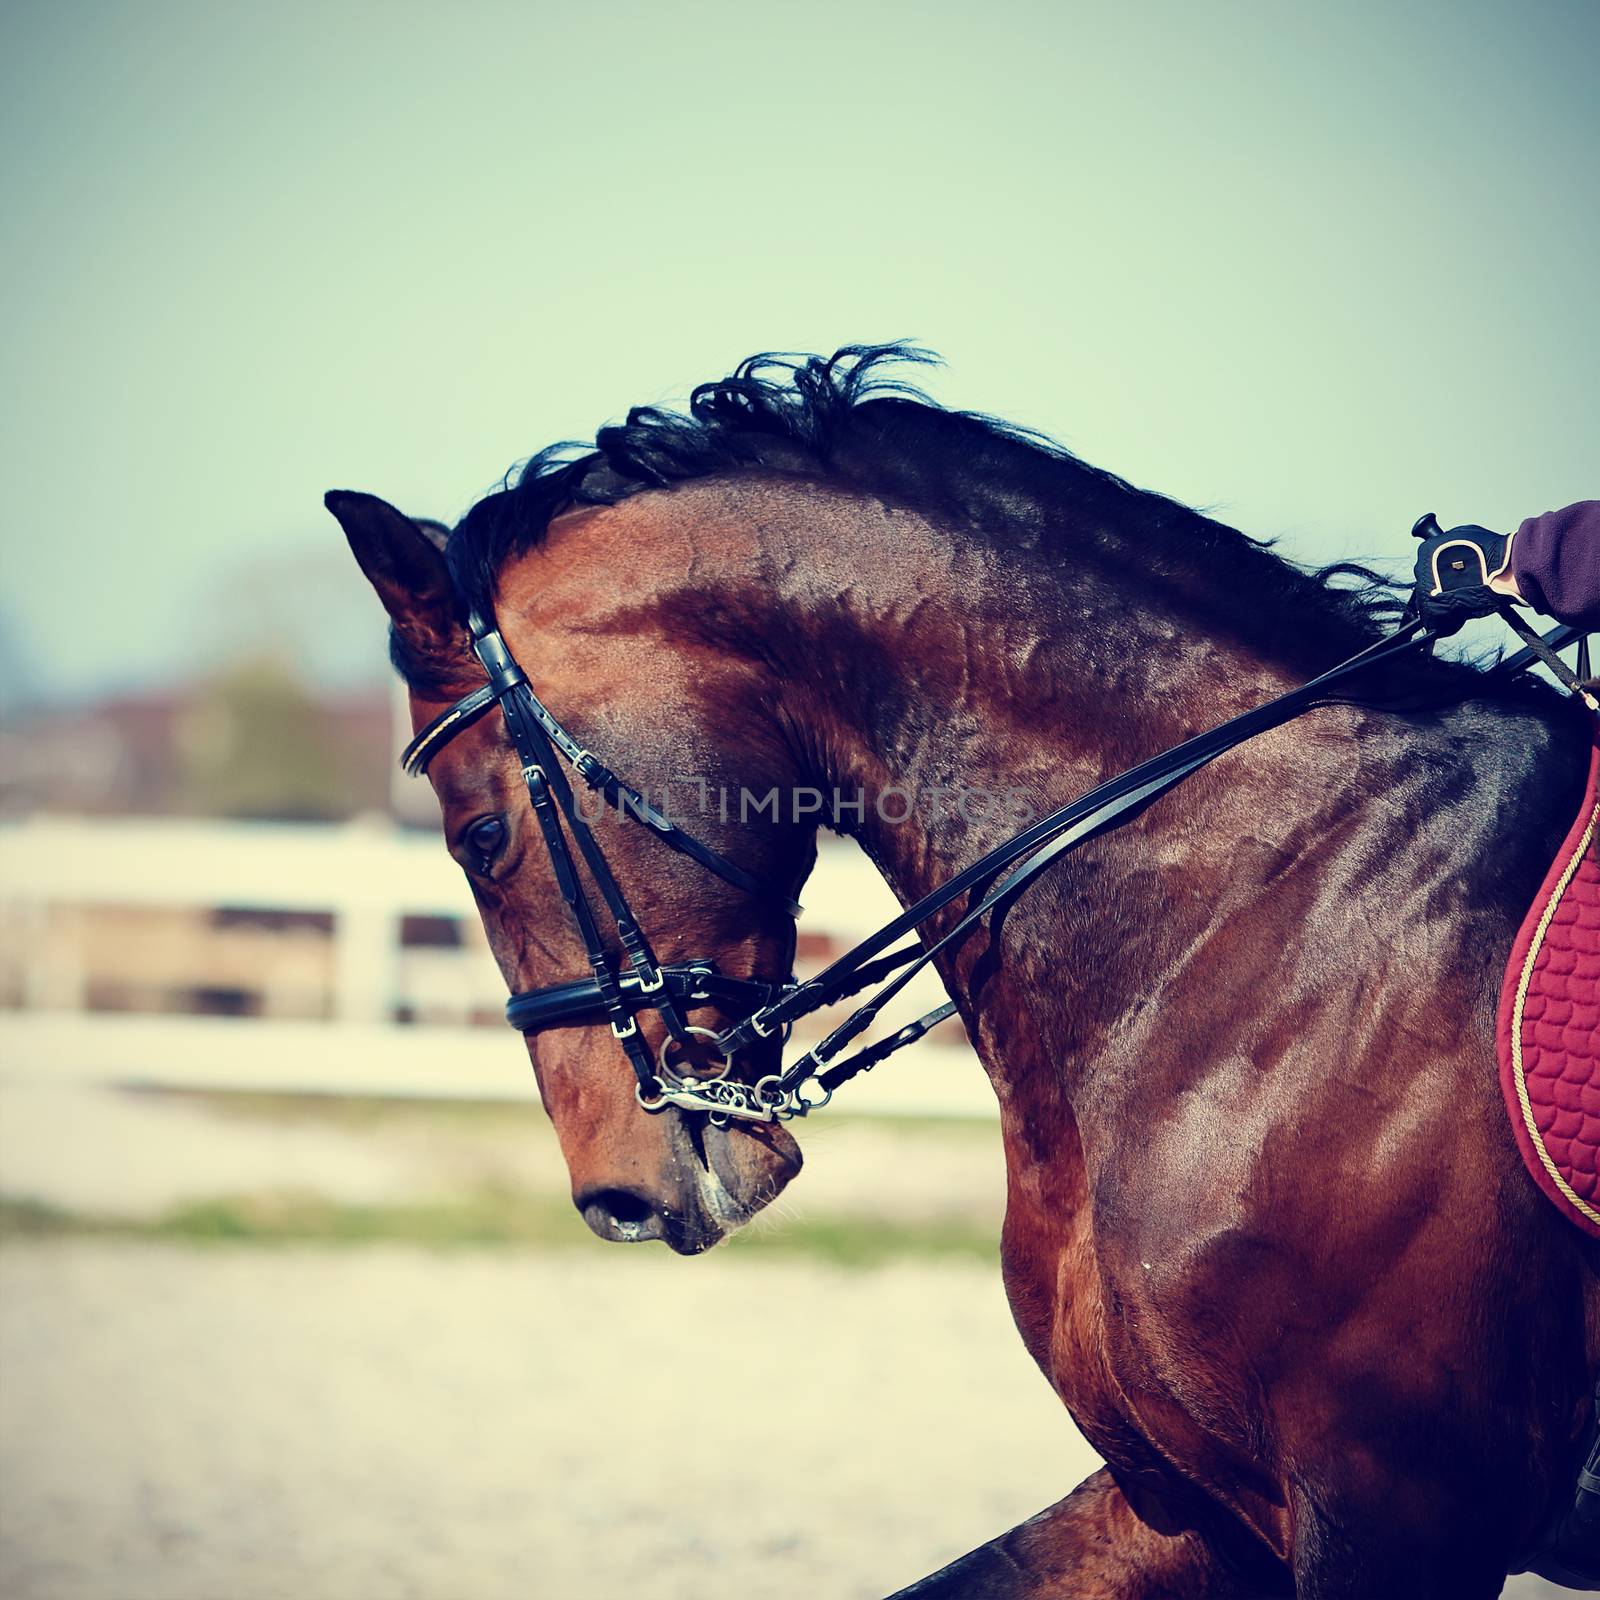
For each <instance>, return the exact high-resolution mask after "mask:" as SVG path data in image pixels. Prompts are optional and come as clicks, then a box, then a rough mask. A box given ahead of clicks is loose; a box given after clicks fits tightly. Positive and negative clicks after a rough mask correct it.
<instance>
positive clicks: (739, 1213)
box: [573, 1126, 801, 1256]
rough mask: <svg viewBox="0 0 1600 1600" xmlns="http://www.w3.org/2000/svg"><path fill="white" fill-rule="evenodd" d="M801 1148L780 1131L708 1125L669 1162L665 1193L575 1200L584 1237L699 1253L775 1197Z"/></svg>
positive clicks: (603, 1193) (612, 1191)
mask: <svg viewBox="0 0 1600 1600" xmlns="http://www.w3.org/2000/svg"><path fill="white" fill-rule="evenodd" d="M800 1161H801V1158H800V1147H799V1146H798V1145H797V1144H796V1143H795V1142H794V1140H793V1138H792V1137H791V1136H790V1135H789V1134H788V1133H787V1132H786V1131H785V1130H783V1129H781V1128H773V1127H765V1126H763V1127H762V1128H761V1129H760V1130H759V1132H756V1131H753V1130H748V1129H742V1128H711V1127H706V1128H705V1129H704V1131H703V1132H701V1133H699V1135H698V1137H697V1138H696V1139H694V1141H693V1150H692V1155H691V1154H690V1153H688V1152H685V1153H684V1155H683V1158H682V1159H681V1160H680V1161H679V1162H677V1163H675V1165H676V1169H677V1170H676V1179H677V1181H676V1182H674V1183H672V1184H671V1185H670V1188H669V1190H668V1191H667V1192H666V1193H652V1192H650V1190H649V1189H646V1188H635V1187H632V1186H629V1187H617V1186H612V1187H595V1188H591V1189H587V1190H585V1191H583V1192H582V1193H581V1194H578V1195H576V1196H574V1200H573V1203H574V1204H575V1205H576V1206H577V1208H578V1211H579V1213H580V1215H581V1216H582V1217H583V1220H584V1221H585V1222H586V1223H587V1224H588V1225H589V1228H590V1231H591V1232H593V1233H595V1234H597V1235H598V1236H599V1237H600V1238H602V1239H604V1240H606V1241H607V1242H608V1243H611V1244H650V1243H661V1244H665V1245H666V1246H667V1248H668V1249H669V1250H672V1251H673V1252H674V1253H675V1254H677V1255H680V1256H698V1255H704V1254H705V1252H706V1251H707V1250H710V1249H711V1248H712V1247H713V1246H715V1245H718V1244H720V1243H721V1242H722V1241H723V1240H724V1239H726V1238H727V1237H728V1236H729V1234H732V1233H735V1232H737V1231H738V1230H739V1229H740V1228H742V1227H743V1226H744V1225H745V1223H747V1222H748V1221H749V1220H750V1219H751V1218H752V1217H753V1216H755V1215H756V1213H757V1212H758V1211H760V1210H762V1209H763V1208H764V1207H765V1206H767V1205H769V1204H770V1203H771V1202H772V1201H773V1200H775V1199H777V1197H778V1196H779V1194H781V1193H782V1192H783V1189H784V1187H785V1185H787V1184H788V1182H789V1180H790V1179H791V1178H793V1177H794V1175H795V1173H797V1172H798V1171H799V1170H800Z"/></svg>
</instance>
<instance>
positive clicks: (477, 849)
mask: <svg viewBox="0 0 1600 1600" xmlns="http://www.w3.org/2000/svg"><path fill="white" fill-rule="evenodd" d="M466 842H467V848H468V849H469V850H470V851H471V852H472V854H473V856H474V857H475V860H474V865H475V866H476V867H477V868H478V869H479V870H480V871H483V872H487V871H488V870H489V868H490V867H492V866H493V865H494V858H495V857H496V856H497V855H499V853H500V846H501V845H503V844H504V843H505V842H506V825H505V823H504V822H502V821H501V820H500V818H499V817H479V818H478V820H477V821H476V822H474V823H473V824H472V826H471V827H469V828H468V829H467V832H466Z"/></svg>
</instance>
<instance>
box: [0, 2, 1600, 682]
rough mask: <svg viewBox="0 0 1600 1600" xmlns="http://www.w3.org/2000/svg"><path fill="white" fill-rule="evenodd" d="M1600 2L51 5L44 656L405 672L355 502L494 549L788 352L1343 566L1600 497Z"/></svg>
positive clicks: (87, 663) (9, 36)
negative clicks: (665, 409) (253, 650)
mask: <svg viewBox="0 0 1600 1600" xmlns="http://www.w3.org/2000/svg"><path fill="white" fill-rule="evenodd" d="M1597 63H1600V4H1596V3H1595V0H1568V3H1544V4H1541V3H1527V0H1521V3H1505V4H1488V3H1472V0H1449V3H1441V4H1396V3H1394V0H1382V3H1374V0H1362V3H1355V4H1351V3H1345V4H1340V5H1338V6H1313V5H1309V4H1282V5H1267V4H1261V3H1254V0H1251V3H1245V0H1208V3H1206V4H1195V3H1193V0H1178V3H1170V0H1169V3H1150V4H1138V5H1135V4H1128V3H1120V4H1092V5H1091V4H1059V3H1058V4H1035V3H1026V0H986V3H984V4H981V5H977V4H971V3H965V4H959V5H958V4H943V3H929V4H922V5H900V4H873V3H870V0H849V3H839V0H820V3H817V0H811V3H807V4H804V5H794V4H789V5H781V6H780V5H769V4H763V3H757V0H732V3H725V0H715V3H706V4H667V3H657V4H652V5H633V4H607V5H605V6H603V7H602V6H592V7H583V6H577V5H566V6H560V7H557V6H550V5H544V4H540V3H537V0H534V3H523V4H504V5H497V4H490V3H487V0H483V3H476V4H472V3H468V4H458V5H439V4H427V5H405V4H398V5H396V4H386V5H382V6H379V5H350V4H343V5H341V4H275V5H272V6H246V5H242V4H241V5H234V4H209V3H208V4H194V5H187V4H170V3H165V0H139V3H136V4H135V3H126V4H96V5H89V4H83V3H77V4H73V3H66V4H62V3H56V4H49V3H30V0H8V3H7V5H6V6H5V8H4V10H3V12H0V184H3V201H4V205H3V211H0V227H3V229H4V241H3V243H4V248H3V251H0V276H3V279H4V287H5V300H6V305H7V309H8V313H9V315H8V317H7V324H8V330H7V336H6V360H5V365H4V376H3V379H0V423H3V426H0V451H3V458H0V465H3V477H0V499H3V515H4V522H3V539H4V567H5V589H4V599H3V601H0V617H3V622H4V634H5V635H6V643H5V644H4V646H3V647H0V663H3V664H4V665H3V668H0V670H4V671H6V672H7V673H8V674H15V673H22V674H24V675H25V676H26V678H27V679H28V681H29V682H31V684H32V686H33V688H34V689H35V690H36V691H37V690H44V691H48V692H51V693H54V694H59V695H70V694H78V693H82V692H86V691H88V690H92V689H95V688H99V687H104V686H105V685H107V684H108V683H110V682H112V681H113V680H116V679H121V680H124V681H126V682H127V683H129V684H132V685H147V684H159V683H164V682H172V681H176V680H178V679H181V678H182V677H184V676H185V675H186V674H192V673H194V672H196V671H200V670H204V669H206V668H207V667H209V666H213V665H215V663H216V662H217V661H218V660H220V659H223V658H224V657H225V656H226V655H227V654H228V653H229V652H230V651H235V650H238V649H243V648H249V647H250V646H251V645H252V643H253V642H256V641H259V640H260V639H261V638H262V637H264V636H266V635H270V634H272V633H275V632H281V633H287V634H289V635H291V636H293V637H296V638H298V639H299V640H300V641H301V645H302V647H303V648H304V650H305V651H306V666H307V670H308V672H309V673H310V674H311V675H312V676H314V677H316V678H317V679H318V680H319V681H327V682H341V681H342V682H348V681H350V679H351V676H352V674H355V675H360V674H363V673H365V674H376V673H377V672H379V671H380V670H381V655H382V642H381V641H382V627H381V620H380V617H379V615H378V612H377V608H376V605H375V604H374V603H372V602H371V601H370V600H369V599H368V597H367V594H366V591H365V589H364V586H363V585H362V582H361V580H360V578H359V576H358V575H357V574H356V571H355V568H354V566H353V564H352V563H350V562H349V559H348V556H347V555H346V554H345V552H344V548H343V543H342V540H341V539H340V536H339V534H338V531H337V529H336V527H335V525H334V523H333V522H332V520H331V519H330V518H328V517H327V516H326V514H325V513H324V512H323V511H322V509H321V505H320V497H321V495H322V492H323V490H324V489H326V488H329V487H333V486H338V487H351V488H360V489H368V490H371V491H374V492H376V493H379V494H383V495H385V496H386V497H388V498H390V499H392V500H394V501H396V502H397V503H399V504H400V505H402V506H404V507H405V508H406V509H408V510H410V511H413V512H417V513H425V514H429V515H435V516H440V517H444V518H447V519H453V518H454V517H456V516H457V515H459V514H460V513H461V512H462V511H463V510H464V509H465V508H466V507H467V506H468V505H469V504H470V503H471V502H472V500H473V499H475V498H476V497H477V495H478V494H480V493H481V492H483V491H484V490H485V489H486V488H487V487H488V486H489V485H491V484H492V483H493V482H494V481H495V480H496V479H497V478H498V477H499V476H500V474H501V473H502V472H503V471H504V469H505V468H506V467H507V466H508V465H509V464H510V463H511V462H512V461H514V460H516V459H517V458H519V457H522V456H525V455H527V454H529V453H531V452H532V451H533V450H535V449H537V448H538V447H540V446H542V445H544V444H546V443H548V442H550V441H551V440H553V439H556V438H560V437H566V436H569V435H584V436H592V434H593V431H594V428H595V426H596V425H597V424H598V423H600V422H602V421H604V420H605V419H606V418H608V417H612V416H615V415H617V414H618V413H620V412H621V411H623V410H625V409H626V408H627V406H628V405H629V404H631V403H635V402H639V401H647V400H657V399H664V398H672V397H677V396H681V395H682V394H684V393H685V392H686V391H687V389H688V388H689V387H690V386H691V385H693V384H694V383H695V382H697V381H699V380H701V379H704V378H707V377H711V376H714V375H717V374H720V373H722V372H724V371H726V370H727V369H728V367H729V366H730V365H731V364H732V363H733V362H735V361H737V360H738V359H739V358H740V357H742V356H744V355H746V354H749V353H750V352H751V351H754V350H758V349H812V350H831V349H833V348H834V347H835V346H837V345H840V344H844V343H849V342H854V341H861V340H879V339H887V338H894V337H898V336H912V337H915V338H917V339H919V340H921V341H923V342H925V343H927V344H929V345H932V346H933V347H935V348H937V349H939V350H940V351H942V352H943V354H944V356H945V357H946V359H947V362H948V369H947V370H946V371H945V372H944V373H943V374H942V375H937V376H935V377H934V378H933V379H932V380H931V381H932V387H933V388H934V390H935V392H936V393H937V394H938V395H939V396H940V397H941V398H943V399H946V400H948V401H951V402H953V403H958V404H962V405H970V406H976V407H979V408H981V409H984V410H988V411H992V412H996V413H998V414H1000V415H1002V416H1006V417H1009V418H1012V419H1014V420H1017V421H1020V422H1025V423H1028V424H1031V425H1033V426H1035V427H1038V428H1042V429H1044V430H1045V431H1047V432H1049V433H1052V434H1054V435H1055V436H1056V437H1058V438H1059V439H1061V440H1062V441H1063V442H1065V443H1066V444H1068V445H1069V446H1070V447H1071V448H1072V449H1074V450H1075V451H1077V452H1078V454H1080V455H1081V456H1083V457H1084V458H1085V459H1087V460H1089V461H1092V462H1094V463H1096V464H1098V465H1101V466H1105V467H1109V468H1111V469H1113V470H1115V471H1117V472H1119V473H1121V474H1123V475H1124V476H1126V477H1129V478H1131V479H1132V480H1134V481H1135V482H1137V483H1140V484H1142V485H1145V486H1148V487H1152V488H1158V489H1161V490H1163V491H1165V492H1167V493H1169V494H1173V495H1176V496H1177V497H1179V498H1181V499H1185V500H1187V501H1189V502H1191V503H1195V504H1199V505H1202V506H1206V507H1209V508H1211V509H1213V510H1215V511H1216V512H1217V514H1219V515H1221V516H1223V517H1224V519H1225V520H1229V521H1232V522H1234V523H1236V524H1237V525H1239V526H1242V527H1244V528H1246V529H1248V530H1249V531H1251V532H1254V533H1258V534H1281V535H1285V536H1286V547H1287V548H1288V549H1290V550H1291V551H1292V552H1294V553H1296V554H1298V555H1300V556H1302V557H1304V558H1315V559H1329V558H1331V557H1332V556H1334V555H1336V554H1341V553H1345V554H1353V555H1359V556H1377V555H1388V556H1391V557H1392V558H1393V559H1394V560H1395V561H1396V562H1400V561H1408V560H1409V557H1410V540H1409V539H1408V538H1407V537H1406V533H1407V529H1408V528H1409V526H1410V524H1411V522H1412V520H1413V519H1414V518H1415V517H1416V516H1417V515H1418V514H1419V513H1421V512H1423V511H1426V510H1435V511H1437V512H1438V513H1439V515H1440V517H1441V519H1442V520H1444V521H1445V522H1446V523H1449V522H1451V521H1464V520H1473V521H1481V522H1485V523H1488V524H1490V525H1492V526H1501V527H1504V526H1507V525H1510V524H1514V523H1515V522H1516V521H1517V520H1519V519H1520V518H1521V517H1523V516H1525V515H1528V514H1531V513H1533V512H1537V511H1540V510H1543V509H1546V508H1547V507H1549V506H1552V505H1556V504H1561V503H1564V502H1566V501H1569V500H1572V499H1576V498H1579V497H1582V496H1585V495H1595V494H1600V405H1597V388H1600V382H1597V379H1600V309H1597V306H1600V296H1597V294H1596V289H1595V284H1596V279H1597V276H1600V112H1597V110H1596V107H1597V105H1600V95H1597V85H1596V67H1597Z"/></svg>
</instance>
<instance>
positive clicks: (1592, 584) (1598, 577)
mask: <svg viewBox="0 0 1600 1600" xmlns="http://www.w3.org/2000/svg"><path fill="white" fill-rule="evenodd" d="M1510 556H1511V573H1512V576H1513V577H1514V578H1515V579H1516V580H1517V588H1518V589H1519V590H1520V591H1521V594H1522V598H1523V599H1524V600H1526V601H1527V602H1528V604H1529V605H1531V606H1533V607H1534V608H1535V609H1536V610H1539V611H1544V612H1547V613H1548V614H1549V615H1550V616H1552V617H1554V618H1555V619H1556V621H1557V622H1565V623H1569V624H1570V625H1571V626H1572V627H1575V628H1600V500H1580V501H1578V502H1577V504H1576V505H1570V506H1567V507H1565V508H1564V509H1563V510H1561V511H1547V512H1545V514H1544V515H1543V516H1542V517H1529V518H1528V520H1527V521H1526V522H1524V523H1523V524H1522V526H1521V527H1520V528H1518V529H1517V531H1516V533H1515V534H1513V535H1512V539H1511V551H1510Z"/></svg>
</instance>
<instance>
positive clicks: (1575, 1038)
mask: <svg viewBox="0 0 1600 1600" xmlns="http://www.w3.org/2000/svg"><path fill="white" fill-rule="evenodd" d="M1496 1039H1497V1043H1498V1047H1499V1055H1500V1086H1501V1089H1502V1090H1503V1091H1504V1094H1505V1099H1506V1110H1507V1112H1508V1113H1509V1114H1510V1117H1511V1127H1512V1131H1513V1132H1514V1133H1515V1134H1516V1139H1517V1148H1518V1149H1519V1150H1520V1151H1521V1152H1522V1159H1523V1162H1524V1164H1525V1165H1526V1166H1527V1169H1528V1171H1529V1173H1530V1174H1532V1177H1533V1181H1534V1182H1535V1183H1537V1184H1538V1185H1539V1187H1540V1188H1541V1189H1542V1190H1543V1191H1544V1192H1545V1194H1546V1195H1547V1196H1548V1197H1549V1199H1550V1201H1551V1202H1552V1204H1554V1205H1555V1207H1556V1209H1557V1210H1558V1211H1560V1212H1561V1213H1562V1215H1563V1216H1565V1217H1566V1218H1567V1219H1568V1220H1569V1221H1570V1222H1572V1223H1574V1224H1575V1225H1576V1226H1577V1227H1579V1228H1582V1229H1583V1231H1584V1232H1585V1233H1588V1234H1590V1235H1592V1236H1594V1237H1596V1238H1600V718H1597V719H1596V721H1595V727H1594V748H1593V749H1592V751H1591V753H1590V757H1589V782H1588V786H1587V787H1586V789H1585V791H1584V796H1583V804H1582V805H1581V806H1580V807H1579V808H1578V815H1577V818H1576V819H1575V820H1574V822H1573V824H1572V827H1571V829H1570V830H1569V831H1568V833H1567V836H1566V838H1565V840H1564V841H1563V842H1562V845H1561V849H1560V850H1559V851H1558V852H1557V854H1556V859H1555V861H1554V862H1553V863H1552V864H1551V867H1550V870H1549V872H1548V873H1547V874H1546V875H1545V880H1544V883H1543V884H1542V885H1541V886H1540V889H1539V893H1538V896H1537V897H1536V898H1535V900H1534V902H1533V905H1532V906H1531V907H1530V908H1529V911H1528V915H1527V917H1526V918H1525V920H1524V921H1523V924H1522V928H1521V930H1520V931H1519V932H1518V934H1517V939H1516V943H1515V944H1514V945H1513V946H1512V947H1511V959H1510V961H1509V962H1508V963H1507V965H1506V975H1505V982H1504V983H1503V985H1502V986H1501V990H1500V1014H1499V1023H1498V1026H1497V1028H1496Z"/></svg>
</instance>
